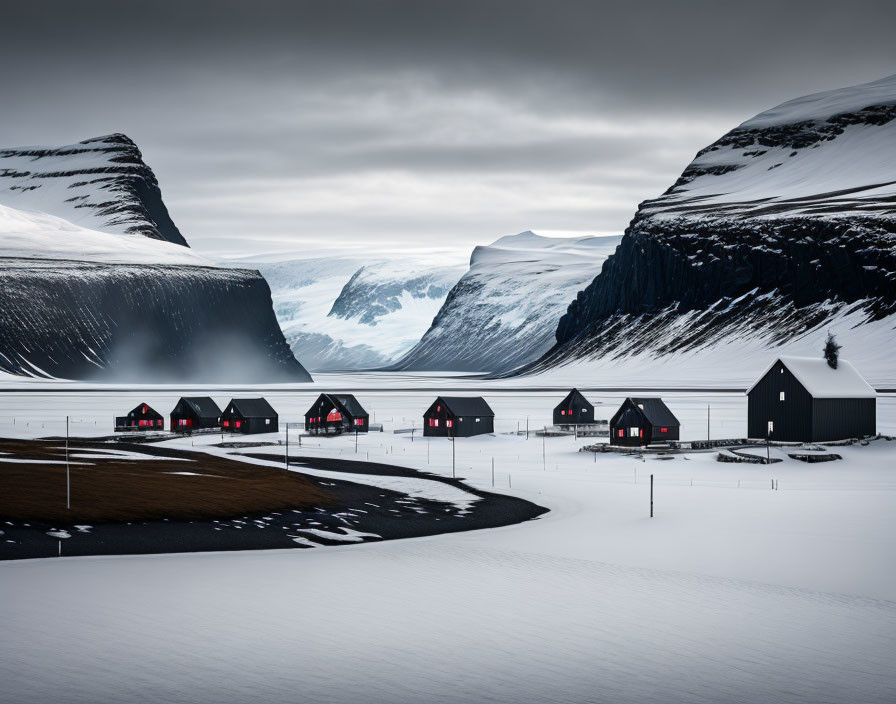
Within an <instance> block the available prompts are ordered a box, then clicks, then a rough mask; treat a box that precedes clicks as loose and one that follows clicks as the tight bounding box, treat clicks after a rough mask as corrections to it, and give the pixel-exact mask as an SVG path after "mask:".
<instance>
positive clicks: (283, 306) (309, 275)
mask: <svg viewBox="0 0 896 704" xmlns="http://www.w3.org/2000/svg"><path fill="white" fill-rule="evenodd" d="M258 267H259V269H260V270H261V272H262V273H263V274H264V276H265V278H266V279H267V281H268V283H269V284H270V286H271V290H272V292H273V298H274V309H275V311H276V314H277V319H278V320H279V322H280V326H281V327H282V329H283V332H284V334H285V335H286V339H287V341H288V342H289V344H290V346H291V347H292V350H293V352H294V353H295V355H296V356H297V357H299V358H300V359H301V360H302V361H303V362H304V363H305V364H306V365H307V366H308V368H309V369H310V370H311V371H322V370H332V369H363V368H372V367H381V366H384V365H387V364H389V363H391V362H393V361H394V360H396V359H397V358H398V357H399V356H401V355H402V354H404V353H405V352H406V351H407V350H408V349H410V348H411V347H412V346H413V345H414V344H415V343H416V342H417V341H418V340H419V339H420V337H421V336H422V335H423V333H424V332H426V329H427V328H428V327H429V324H430V322H431V321H432V319H433V316H434V315H435V314H436V313H437V312H438V310H439V308H440V306H441V305H442V303H443V301H444V300H445V296H447V294H448V291H449V290H450V289H451V287H452V286H453V285H454V283H455V282H456V281H457V279H458V278H459V277H460V275H461V274H462V273H463V269H462V267H458V266H445V265H437V264H433V263H431V262H426V261H422V260H417V259H414V258H409V257H401V258H393V259H376V260H372V261H371V260H362V259H358V258H351V257H322V258H317V259H300V260H292V261H286V262H280V263H276V264H258Z"/></svg>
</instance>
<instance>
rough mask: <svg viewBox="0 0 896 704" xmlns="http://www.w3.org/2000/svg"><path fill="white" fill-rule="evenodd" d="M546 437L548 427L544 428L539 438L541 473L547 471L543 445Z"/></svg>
mask: <svg viewBox="0 0 896 704" xmlns="http://www.w3.org/2000/svg"><path fill="white" fill-rule="evenodd" d="M547 435H548V426H544V434H543V435H542V436H541V469H542V471H545V472H546V471H547V470H548V460H547V454H546V452H545V449H544V444H545V442H546V440H545V438H547Z"/></svg>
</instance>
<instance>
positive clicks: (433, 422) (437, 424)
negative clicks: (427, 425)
mask: <svg viewBox="0 0 896 704" xmlns="http://www.w3.org/2000/svg"><path fill="white" fill-rule="evenodd" d="M432 424H433V425H434V426H436V427H437V428H438V427H439V419H438V418H433V420H432Z"/></svg>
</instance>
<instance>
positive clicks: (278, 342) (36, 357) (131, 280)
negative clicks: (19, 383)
mask: <svg viewBox="0 0 896 704" xmlns="http://www.w3.org/2000/svg"><path fill="white" fill-rule="evenodd" d="M0 370H2V371H5V372H9V373H13V374H29V375H35V376H43V375H49V376H54V377H61V378H70V379H98V380H106V381H131V382H143V383H158V382H166V381H191V382H222V381H226V382H228V383H230V382H232V383H257V382H273V381H310V376H309V375H308V373H307V372H306V371H305V369H304V368H303V367H302V365H301V364H299V363H298V362H297V361H296V359H295V358H294V357H293V355H292V352H291V351H290V349H289V347H288V345H287V344H286V340H285V339H284V337H283V333H282V332H281V331H280V327H279V326H278V325H277V321H276V319H275V317H274V312H273V307H272V305H271V293H270V289H269V288H268V285H267V283H266V282H265V280H264V279H263V278H262V277H261V276H260V275H259V274H258V272H255V271H247V270H240V269H218V268H212V267H196V266H151V265H129V264H114V265H113V264H96V263H87V262H67V261H50V260H24V259H0Z"/></svg>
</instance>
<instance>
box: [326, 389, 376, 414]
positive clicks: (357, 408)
mask: <svg viewBox="0 0 896 704" xmlns="http://www.w3.org/2000/svg"><path fill="white" fill-rule="evenodd" d="M328 396H329V397H330V398H335V399H336V400H337V401H339V403H340V404H342V407H343V408H345V410H346V412H347V413H348V414H349V415H350V416H351V417H352V418H358V417H360V416H366V415H367V411H365V410H364V406H362V405H361V404H360V403H358V399H356V398H355V397H354V396H353V395H352V394H328Z"/></svg>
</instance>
